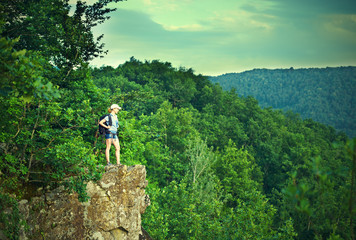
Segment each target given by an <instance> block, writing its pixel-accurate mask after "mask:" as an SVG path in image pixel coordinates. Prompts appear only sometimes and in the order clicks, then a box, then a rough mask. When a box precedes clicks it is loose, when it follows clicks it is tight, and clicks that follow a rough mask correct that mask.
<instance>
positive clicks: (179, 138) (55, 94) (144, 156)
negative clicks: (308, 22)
mask: <svg viewBox="0 0 356 240" xmlns="http://www.w3.org/2000/svg"><path fill="white" fill-rule="evenodd" d="M110 2H119V1H110V0H102V1H98V2H97V3H96V4H93V5H87V4H86V3H84V2H81V1H78V2H77V5H76V8H75V10H74V11H72V10H71V6H70V5H69V4H68V1H63V0H31V1H30V0H24V1H5V2H0V13H1V14H0V17H1V19H0V33H1V38H0V62H1V64H0V68H1V71H0V78H1V82H0V90H1V91H0V107H1V111H2V117H1V118H0V128H1V134H0V228H1V229H3V231H4V233H5V234H6V236H7V237H8V238H9V239H18V238H19V229H20V228H21V227H22V226H26V223H24V222H23V221H22V217H21V215H20V214H19V211H18V205H17V202H18V201H19V200H20V199H30V198H31V197H32V196H33V195H34V191H33V189H42V190H43V191H44V190H45V189H48V188H54V187H57V186H60V185H63V186H65V187H66V188H67V189H68V191H75V192H77V193H78V197H79V199H80V200H81V201H87V200H88V196H87V195H86V192H85V187H86V182H88V181H89V180H92V181H95V180H97V179H99V178H100V176H101V174H102V173H103V171H104V165H105V164H106V161H105V156H104V150H105V146H104V143H103V139H102V138H101V136H98V134H97V133H98V119H99V117H100V116H101V115H103V114H105V113H106V112H107V108H108V107H109V106H110V105H111V104H113V103H117V104H119V105H120V106H122V107H123V110H122V111H121V112H120V113H119V121H120V131H119V139H120V144H121V161H122V163H123V164H125V165H134V164H143V165H145V166H146V169H147V178H148V180H149V185H148V187H147V192H148V194H149V195H150V198H151V206H149V207H148V208H147V210H146V213H145V214H144V215H143V219H142V221H143V226H144V228H145V229H146V231H147V232H148V233H149V234H150V235H151V237H152V238H153V239H303V240H305V239H328V240H336V239H355V231H356V210H355V209H356V202H355V199H356V187H355V180H356V150H355V147H356V139H350V138H348V137H347V136H346V134H344V133H342V132H341V133H340V132H337V131H336V130H335V129H334V128H332V127H330V126H327V125H324V124H322V123H319V122H316V121H314V120H311V119H302V118H301V117H300V115H299V114H296V113H293V112H292V111H288V112H283V111H281V110H273V109H272V108H261V107H260V106H259V105H258V101H257V100H256V99H255V98H253V97H250V96H247V97H244V96H240V95H239V94H238V93H237V92H236V90H229V91H224V90H223V88H222V87H221V86H220V85H219V84H214V83H212V82H211V81H210V80H209V78H208V77H206V76H202V75H197V74H195V73H194V71H193V70H192V69H190V68H189V69H188V68H187V69H186V68H183V67H180V68H175V67H173V66H172V65H171V64H170V63H169V62H162V61H158V60H152V61H140V60H137V59H135V58H134V57H132V58H131V59H130V60H129V61H127V62H126V63H124V64H122V65H120V66H117V67H115V68H114V67H110V66H103V67H100V68H93V67H90V65H89V61H90V60H91V59H93V58H95V57H100V56H102V55H103V54H104V53H105V51H106V50H105V49H104V45H103V43H101V40H102V38H101V37H99V38H97V39H95V38H94V37H93V34H92V28H93V27H95V25H97V24H100V23H102V22H104V21H106V20H108V17H107V14H108V13H109V12H110V11H114V10H115V9H110V8H108V7H107V4H108V3H110ZM71 11H72V12H73V13H72V14H70V12H71ZM49 16H50V17H49ZM111 153H112V154H114V151H111ZM111 158H112V159H114V156H113V155H112V156H111ZM9 207H11V209H12V210H13V211H12V212H9V211H5V209H7V208H9Z"/></svg>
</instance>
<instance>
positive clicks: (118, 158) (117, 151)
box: [113, 138, 120, 165]
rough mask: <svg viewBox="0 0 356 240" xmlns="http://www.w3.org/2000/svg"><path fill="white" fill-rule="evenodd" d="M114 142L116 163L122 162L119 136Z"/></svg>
mask: <svg viewBox="0 0 356 240" xmlns="http://www.w3.org/2000/svg"><path fill="white" fill-rule="evenodd" d="M113 144H114V146H115V155H116V164H117V165H119V164H120V142H119V139H118V138H114V139H113Z"/></svg>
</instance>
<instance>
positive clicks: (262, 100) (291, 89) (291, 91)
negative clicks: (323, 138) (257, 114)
mask: <svg viewBox="0 0 356 240" xmlns="http://www.w3.org/2000/svg"><path fill="white" fill-rule="evenodd" d="M210 80H211V81H212V82H213V83H219V84H220V85H221V86H222V88H223V89H224V90H230V89H232V88H235V89H236V92H237V93H238V94H239V95H240V96H253V97H254V98H256V99H257V100H258V101H259V104H260V105H261V106H262V107H272V108H274V109H282V110H291V111H293V112H295V113H299V114H300V116H301V117H302V118H303V119H306V118H311V119H313V120H315V121H318V122H321V123H324V124H327V125H330V126H332V127H334V128H335V129H336V130H338V131H343V132H345V133H346V134H347V135H348V136H349V137H356V123H355V119H356V98H355V96H356V67H336V68H329V67H328V68H308V69H293V68H290V69H275V70H269V69H254V70H251V71H246V72H242V73H228V74H223V75H220V76H217V77H210Z"/></svg>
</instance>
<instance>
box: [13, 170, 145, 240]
mask: <svg viewBox="0 0 356 240" xmlns="http://www.w3.org/2000/svg"><path fill="white" fill-rule="evenodd" d="M147 184H148V183H147V180H146V169H145V166H142V165H135V166H131V167H128V166H125V165H121V166H113V167H110V168H107V169H106V172H105V173H104V174H103V177H102V179H101V180H100V181H98V182H96V183H94V182H89V183H88V184H87V192H88V195H89V196H90V200H89V201H88V202H84V203H81V202H79V201H78V197H77V194H76V193H72V194H68V193H67V191H66V190H65V189H64V188H58V189H55V190H54V191H51V192H48V193H46V194H45V195H43V196H41V197H34V198H32V199H31V200H30V201H29V202H28V201H27V200H22V201H21V202H20V205H19V207H20V211H21V212H22V213H23V215H24V217H25V219H26V221H27V225H28V227H27V229H23V231H22V234H21V238H20V239H70V240H74V239H93V240H94V239H97V240H110V239H113V240H114V239H120V240H121V239H127V240H131V239H135V240H136V239H139V238H140V237H141V238H142V231H141V214H143V213H144V212H145V209H146V207H147V206H148V205H149V203H150V202H149V197H148V195H146V194H145V187H146V186H147Z"/></svg>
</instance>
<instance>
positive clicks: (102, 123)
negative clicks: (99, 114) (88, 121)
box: [99, 118, 110, 129]
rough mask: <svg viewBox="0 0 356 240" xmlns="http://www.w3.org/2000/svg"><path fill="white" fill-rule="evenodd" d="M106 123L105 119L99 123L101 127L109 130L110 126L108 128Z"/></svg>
mask: <svg viewBox="0 0 356 240" xmlns="http://www.w3.org/2000/svg"><path fill="white" fill-rule="evenodd" d="M105 122H106V120H105V118H103V119H102V120H101V121H100V122H99V124H100V125H101V126H103V127H104V128H106V129H109V128H110V126H106V125H105V124H104V123H105Z"/></svg>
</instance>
